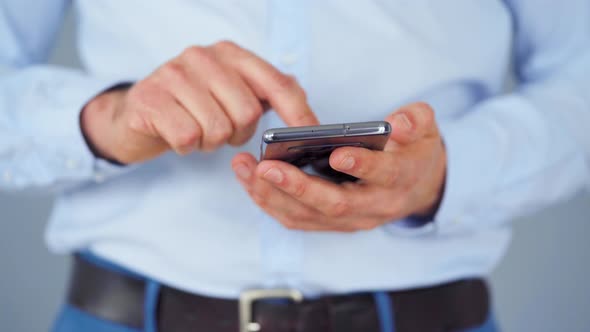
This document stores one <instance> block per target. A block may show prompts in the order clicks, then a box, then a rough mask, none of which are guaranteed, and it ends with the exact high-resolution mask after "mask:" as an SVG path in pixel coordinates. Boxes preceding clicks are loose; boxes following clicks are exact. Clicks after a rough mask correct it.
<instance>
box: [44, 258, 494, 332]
mask: <svg viewBox="0 0 590 332" xmlns="http://www.w3.org/2000/svg"><path fill="white" fill-rule="evenodd" d="M85 257H86V259H88V260H90V261H92V262H94V263H95V264H98V265H100V266H102V267H106V268H109V269H112V270H115V271H119V272H122V273H128V274H134V273H133V272H130V271H126V270H124V269H122V268H121V267H118V266H115V265H112V264H110V263H108V262H105V261H104V260H100V259H99V258H96V257H94V256H90V255H86V256H85ZM134 275H135V276H137V275H136V274H134ZM144 279H145V280H146V282H147V285H148V286H147V288H148V289H147V290H146V296H145V304H144V312H145V315H144V316H145V319H146V321H145V322H144V329H143V330H141V331H140V330H136V329H132V328H128V327H125V326H122V325H118V324H116V323H113V322H109V321H105V320H102V319H99V318H97V317H94V316H91V315H89V314H87V313H86V312H83V311H80V310H78V309H77V308H74V307H72V306H70V305H68V304H66V305H64V306H63V308H62V309H61V312H60V313H59V316H58V317H57V320H56V321H55V324H54V326H53V329H52V331H53V332H81V331H84V332H156V331H157V329H156V320H155V319H156V318H155V312H156V304H157V300H158V289H159V284H158V283H157V282H156V281H154V280H150V279H147V278H144ZM380 295H382V293H376V294H375V301H376V304H377V307H378V309H379V310H378V311H379V314H380V316H381V317H380V319H381V326H382V330H383V332H395V328H394V326H395V317H393V316H392V310H391V303H387V302H386V301H385V298H386V297H385V296H380ZM387 299H389V297H387ZM496 331H498V329H497V327H496V324H495V319H494V317H493V315H492V314H491V313H490V315H489V317H488V320H487V321H486V322H485V323H484V324H483V325H482V326H480V327H477V328H475V329H470V330H468V331H464V332H496ZM163 332H165V331H163ZM236 332H237V331H236Z"/></svg>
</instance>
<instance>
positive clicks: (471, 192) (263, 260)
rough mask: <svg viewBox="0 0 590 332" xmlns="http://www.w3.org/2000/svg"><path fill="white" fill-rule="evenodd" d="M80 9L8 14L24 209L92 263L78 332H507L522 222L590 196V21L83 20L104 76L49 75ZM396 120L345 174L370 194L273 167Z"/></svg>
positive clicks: (13, 165)
mask: <svg viewBox="0 0 590 332" xmlns="http://www.w3.org/2000/svg"><path fill="white" fill-rule="evenodd" d="M68 4H69V2H67V1H57V0H54V1H44V2H36V3H33V1H22V0H21V1H17V0H11V1H5V2H3V5H2V6H1V7H0V14H1V16H0V24H1V28H0V37H1V38H0V43H1V46H2V47H0V63H1V64H2V65H3V67H4V68H5V70H6V72H5V73H4V74H3V76H2V78H1V79H0V105H2V106H1V108H0V125H1V126H2V131H0V135H1V142H2V143H1V144H0V172H1V173H0V174H2V182H1V183H2V184H1V186H2V188H3V189H8V190H25V189H48V190H52V191H55V192H56V193H57V201H56V205H55V208H54V211H53V214H52V217H51V222H50V225H49V229H48V232H47V241H48V243H49V246H50V247H51V249H52V250H53V251H55V252H58V253H75V254H76V256H75V260H74V267H73V273H72V279H71V281H70V290H69V293H68V296H67V304H66V305H65V306H64V308H63V311H62V313H61V315H60V317H59V318H58V320H57V322H56V324H55V326H54V331H56V332H64V331H139V330H142V331H143V330H145V331H155V330H158V331H201V330H202V331H238V330H239V331H393V330H395V331H459V330H460V331H464V330H470V331H493V330H495V327H494V325H495V324H494V319H493V315H492V313H491V310H490V309H489V299H488V295H487V290H486V287H485V283H484V282H483V281H482V279H483V278H485V276H486V275H487V273H488V272H489V271H490V270H491V269H492V268H493V267H494V266H495V264H496V263H497V261H498V260H499V259H500V258H501V256H502V254H503V253H504V250H505V248H506V246H507V244H508V241H509V237H510V231H509V229H508V227H507V225H506V222H507V221H509V220H510V219H512V218H513V217H514V216H517V215H520V214H523V213H526V212H528V211H531V210H533V209H536V208H538V207H541V206H543V205H545V204H548V203H551V202H555V201H558V200H561V199H564V198H566V197H568V196H570V195H572V194H573V193H575V192H576V191H578V190H579V189H581V188H582V187H583V186H584V185H585V183H587V182H588V151H590V139H589V135H588V134H587V133H586V130H585V127H586V126H587V124H588V123H589V120H590V109H589V105H590V104H589V102H590V100H589V97H590V93H589V92H590V91H589V89H588V86H590V85H589V84H588V83H590V82H589V81H590V80H589V77H590V75H588V74H589V73H590V3H589V2H588V1H586V0H570V1H567V2H565V3H564V2H562V3H557V2H555V1H549V0H545V1H541V2H539V1H535V2H533V1H519V0H506V1H504V2H503V1H497V0H484V1H478V2H472V1H460V2H453V3H449V2H435V1H363V2H342V1H340V2H336V1H295V0H269V1H260V0H252V1H239V2H238V1H234V2H229V1H209V0H201V1H193V2H188V1H171V2H163V1H162V2H156V1H150V2H145V1H143V2H139V1H137V2H121V1H114V0H110V1H79V2H76V8H77V11H78V14H79V22H78V23H79V24H78V25H79V37H78V43H79V45H78V47H79V51H80V56H81V59H82V63H83V66H84V70H85V71H84V73H81V72H76V71H72V70H68V69H65V68H59V67H51V66H48V65H44V64H43V61H44V60H45V58H46V56H47V53H48V50H49V49H50V46H51V40H52V37H53V36H54V34H55V31H56V30H57V27H58V26H59V23H60V21H61V19H62V17H63V13H64V11H65V9H66V7H67V5H68ZM511 61H513V64H514V71H515V73H516V77H517V81H518V83H517V87H516V89H515V90H514V92H512V93H509V94H501V93H502V91H503V87H504V82H505V81H506V77H507V75H508V74H507V73H508V70H507V69H508V66H509V64H510V63H511ZM267 105H270V111H266V110H267V109H268V107H266V106H267ZM380 119H385V120H387V121H389V122H390V123H391V125H392V135H391V138H390V140H389V141H388V143H387V145H386V147H385V150H384V151H380V152H375V151H369V150H365V149H362V148H353V147H343V148H340V149H337V150H336V151H335V152H333V153H332V155H331V156H330V160H329V162H330V165H331V166H332V167H333V168H334V169H336V170H338V171H342V172H345V173H348V174H350V175H353V176H355V177H358V178H359V179H360V180H359V181H358V182H354V183H352V182H347V183H344V184H341V185H338V184H334V183H331V182H328V181H325V180H322V179H319V178H316V177H313V176H310V175H307V174H305V173H303V172H302V171H300V170H299V169H297V168H295V167H293V166H292V165H289V164H286V163H283V162H280V161H264V162H258V161H257V160H256V157H257V153H258V149H259V143H260V141H259V140H260V136H261V135H260V134H261V132H262V130H264V129H267V128H270V127H282V126H285V125H288V126H300V125H314V124H318V123H322V124H327V123H342V122H353V121H373V120H380ZM40 282H42V281H40Z"/></svg>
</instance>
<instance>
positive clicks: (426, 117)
mask: <svg viewBox="0 0 590 332" xmlns="http://www.w3.org/2000/svg"><path fill="white" fill-rule="evenodd" d="M416 107H417V109H418V112H419V114H420V118H421V120H422V122H423V123H424V125H425V126H432V125H433V124H434V110H433V109H432V107H431V106H430V105H429V104H427V103H425V102H418V103H416Z"/></svg>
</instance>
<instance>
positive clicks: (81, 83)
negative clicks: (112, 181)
mask: <svg viewBox="0 0 590 332" xmlns="http://www.w3.org/2000/svg"><path fill="white" fill-rule="evenodd" d="M69 74H70V75H66V76H69V77H62V78H60V79H59V80H55V79H53V80H52V81H51V86H49V84H47V83H48V82H43V81H41V82H39V85H38V89H37V90H38V91H37V92H38V93H35V95H34V96H31V97H33V98H32V99H33V100H36V104H37V105H36V106H37V107H39V108H38V109H45V110H46V111H45V112H44V114H43V116H44V117H47V118H45V119H39V120H38V121H35V123H36V124H37V126H33V128H32V130H33V132H34V133H36V136H35V137H39V138H41V139H43V140H47V141H46V142H39V145H44V146H46V147H47V150H46V151H47V152H46V153H47V154H48V155H46V158H44V159H45V160H46V161H48V163H47V167H48V169H47V170H46V171H47V173H48V175H49V174H51V177H55V178H56V179H59V180H58V182H67V183H69V182H72V181H75V182H78V181H82V180H90V181H95V182H103V181H105V180H106V179H107V178H109V177H111V176H113V175H117V174H120V173H121V172H124V171H125V170H126V169H127V168H128V167H125V166H120V165H116V164H114V163H111V162H109V161H106V160H103V159H100V158H97V157H96V156H95V155H94V154H93V153H92V151H91V149H90V148H89V146H88V145H87V143H86V140H85V138H84V135H83V133H82V129H81V127H80V112H81V111H82V109H83V108H84V106H85V105H86V104H87V103H88V102H89V101H90V100H92V99H93V98H94V97H95V96H97V95H99V94H101V93H103V92H104V91H107V90H109V89H110V88H112V87H114V86H118V85H120V84H121V83H122V82H121V81H120V80H113V79H97V78H91V77H87V76H84V75H82V74H79V73H69ZM45 84H47V85H45ZM32 106H35V105H32ZM48 108H50V109H48ZM51 109H53V110H51ZM35 127H36V128H35ZM48 131H52V132H48ZM48 180H49V179H48Z"/></svg>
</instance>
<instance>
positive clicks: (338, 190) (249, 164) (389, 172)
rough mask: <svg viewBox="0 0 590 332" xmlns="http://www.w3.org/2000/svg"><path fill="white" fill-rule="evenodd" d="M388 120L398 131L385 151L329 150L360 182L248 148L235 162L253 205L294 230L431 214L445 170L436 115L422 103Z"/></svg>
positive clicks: (351, 227)
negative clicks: (334, 178)
mask: <svg viewBox="0 0 590 332" xmlns="http://www.w3.org/2000/svg"><path fill="white" fill-rule="evenodd" d="M386 120H387V121H388V122H389V123H390V124H391V126H392V133H391V136H390V139H389V141H388V142H387V144H386V146H385V149H384V151H371V150H368V149H364V148H358V147H342V148H338V149H336V150H335V151H334V152H332V154H331V155H330V165H331V166H332V168H334V169H336V170H338V171H341V172H344V173H348V174H350V175H352V176H355V177H357V178H359V181H358V182H354V183H353V182H346V183H343V184H340V185H338V184H335V183H331V182H328V181H326V180H323V179H321V178H319V177H315V176H311V175H308V174H306V173H304V172H302V171H301V170H300V169H298V168H297V167H294V166H292V165H290V164H288V163H285V162H282V161H276V160H267V161H262V162H261V163H259V164H257V162H256V159H255V158H254V157H253V156H252V155H250V154H247V153H241V154H238V155H237V156H235V157H234V159H233V160H232V167H233V169H234V171H235V173H236V175H237V177H238V179H239V181H240V182H241V184H242V185H243V186H244V188H245V189H246V190H247V191H248V193H249V195H250V197H251V198H252V199H253V200H254V202H256V204H258V206H260V207H261V208H262V209H264V211H266V212H267V213H268V214H270V215H271V216H273V217H274V218H276V219H277V220H278V221H279V222H281V223H282V224H283V225H285V226H286V227H288V228H290V229H300V230H316V231H343V232H351V231H358V230H368V229H373V228H375V227H378V226H380V225H382V224H384V223H387V222H391V221H393V220H397V219H401V218H404V217H407V216H410V215H428V214H430V213H432V212H433V210H434V209H435V208H436V205H437V202H438V201H439V199H440V195H441V192H442V187H443V184H444V179H445V172H446V154H445V148H444V145H443V142H442V139H441V136H440V134H439V131H438V128H437V126H436V123H435V120H434V112H433V111H432V109H431V108H430V107H429V106H428V105H426V104H424V103H416V104H412V105H408V106H406V107H403V108H401V109H400V110H398V111H397V112H395V113H393V114H392V115H390V116H388V118H387V119H386Z"/></svg>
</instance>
